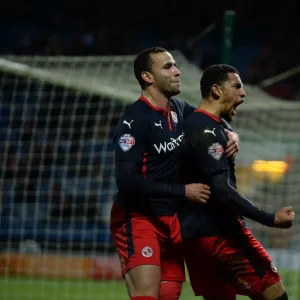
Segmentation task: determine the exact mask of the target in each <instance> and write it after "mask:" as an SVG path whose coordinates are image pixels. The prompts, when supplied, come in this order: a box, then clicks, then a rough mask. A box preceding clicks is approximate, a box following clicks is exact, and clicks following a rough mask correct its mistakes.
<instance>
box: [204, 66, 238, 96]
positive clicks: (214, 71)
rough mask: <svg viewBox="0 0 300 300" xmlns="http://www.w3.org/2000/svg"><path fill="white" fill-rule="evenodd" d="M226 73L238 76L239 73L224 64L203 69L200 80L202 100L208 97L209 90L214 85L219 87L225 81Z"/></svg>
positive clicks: (226, 78)
mask: <svg viewBox="0 0 300 300" xmlns="http://www.w3.org/2000/svg"><path fill="white" fill-rule="evenodd" d="M228 73H236V74H239V71H238V70H237V69H236V68H235V67H233V66H230V65H226V64H217V65H211V66H209V67H208V68H207V69H205V71H204V73H203V75H202V77H201V80H200V90H201V94H202V98H206V97H208V96H209V95H210V91H211V88H212V86H213V85H214V84H219V85H221V84H222V83H224V82H225V81H227V80H228Z"/></svg>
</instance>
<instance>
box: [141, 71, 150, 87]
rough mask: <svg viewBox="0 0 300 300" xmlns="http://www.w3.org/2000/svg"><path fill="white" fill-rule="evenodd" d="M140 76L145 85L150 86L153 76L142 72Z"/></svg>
mask: <svg viewBox="0 0 300 300" xmlns="http://www.w3.org/2000/svg"><path fill="white" fill-rule="evenodd" d="M141 76H142V78H143V80H144V81H145V82H146V83H148V84H151V83H152V82H153V76H152V74H151V73H149V72H146V71H144V72H142V74H141Z"/></svg>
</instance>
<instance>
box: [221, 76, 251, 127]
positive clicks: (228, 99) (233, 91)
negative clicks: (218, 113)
mask: <svg viewBox="0 0 300 300" xmlns="http://www.w3.org/2000/svg"><path fill="white" fill-rule="evenodd" d="M221 89H222V100H221V103H222V106H223V107H222V117H223V118H224V119H225V120H227V121H229V122H230V121H232V119H233V117H234V116H235V115H236V108H237V107H238V106H239V105H240V104H242V103H243V102H244V100H243V99H244V97H246V93H245V91H244V88H243V83H242V81H241V78H240V76H239V75H238V74H236V73H229V74H228V80H227V81H226V82H224V83H223V84H222V87H221Z"/></svg>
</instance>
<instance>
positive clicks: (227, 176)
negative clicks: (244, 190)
mask: <svg viewBox="0 0 300 300" xmlns="http://www.w3.org/2000/svg"><path fill="white" fill-rule="evenodd" d="M184 134H185V137H184V142H185V145H184V148H183V151H182V152H183V155H182V159H183V162H182V165H183V167H184V169H185V171H184V177H185V178H184V182H201V183H205V184H207V185H209V186H210V188H211V197H210V199H209V201H208V204H207V205H200V204H198V203H188V202H186V201H184V202H182V207H181V210H180V214H179V215H180V220H181V230H182V235H183V238H186V239H187V238H196V237H204V236H218V235H222V234H228V233H232V231H241V230H242V229H243V227H244V220H243V216H245V217H248V218H251V219H253V220H255V221H257V222H260V223H262V224H264V225H267V226H273V225H274V217H275V216H274V214H269V213H267V212H264V211H263V210H261V209H259V208H257V207H256V206H254V205H253V204H252V203H251V202H250V201H249V200H248V199H246V198H245V197H243V196H242V195H240V194H239V193H238V191H237V189H236V177H235V167H234V161H233V160H231V159H228V158H227V157H226V154H225V149H226V144H227V136H226V132H225V128H224V126H223V124H222V122H221V120H220V119H219V118H217V117H215V116H214V115H212V114H210V113H208V112H206V111H203V110H198V109H197V110H195V112H193V113H191V114H190V115H189V116H188V117H187V118H186V120H185V122H184Z"/></svg>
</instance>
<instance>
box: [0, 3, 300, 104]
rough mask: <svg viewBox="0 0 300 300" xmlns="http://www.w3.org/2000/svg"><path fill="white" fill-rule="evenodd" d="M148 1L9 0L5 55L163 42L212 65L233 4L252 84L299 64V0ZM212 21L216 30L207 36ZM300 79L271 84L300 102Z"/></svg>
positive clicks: (238, 43) (236, 53)
mask: <svg viewBox="0 0 300 300" xmlns="http://www.w3.org/2000/svg"><path fill="white" fill-rule="evenodd" d="M236 2H238V3H236ZM143 6H144V4H143V3H142V2H138V1H134V0H128V1H118V0H114V1H105V2H103V1H95V0H87V1H77V2H74V1H70V0H65V1H58V0H53V1H46V0H45V1H40V0H31V1H27V2H26V4H25V2H22V1H21V0H14V1H4V2H2V3H0V20H1V21H0V24H1V26H0V37H1V40H2V43H1V45H0V53H1V54H7V53H14V54H30V55H32V54H40V55H118V54H133V53H137V52H138V51H140V50H141V49H143V48H145V47H149V46H153V45H161V46H164V47H166V48H167V49H181V50H182V51H183V52H184V53H185V54H186V55H187V56H188V58H189V59H190V60H191V61H193V62H194V63H195V65H197V66H199V67H200V68H205V67H206V66H208V65H209V64H212V63H218V62H220V61H221V51H222V50H221V49H222V34H223V13H224V11H225V10H230V9H234V10H235V11H236V17H235V22H234V38H233V50H232V51H233V52H232V59H231V61H232V64H234V65H235V66H236V67H238V68H239V70H240V71H241V74H242V77H243V79H244V81H245V82H248V83H250V84H261V83H262V82H263V80H264V79H266V78H270V77H273V76H275V75H277V74H279V73H282V72H284V71H287V70H289V69H291V68H293V67H296V66H298V65H299V63H300V58H299V55H298V53H299V50H300V42H299V41H300V38H299V35H300V34H299V31H298V30H297V24H296V22H297V12H298V10H299V3H297V1H295V0H287V1H284V2H279V3H276V5H274V3H273V2H272V1H271V0H266V1H259V0H253V1H250V0H248V1H222V2H221V1H196V0H190V1H188V2H186V1H177V2H170V1H158V0H153V1H151V3H150V4H149V6H147V8H144V7H143ZM212 24H214V25H215V26H214V29H213V30H211V31H209V32H207V34H203V33H204V32H205V29H206V28H207V26H209V25H212ZM197 36H198V37H199V38H195V37H197ZM200 37H201V38H200ZM298 80H299V76H297V75H295V76H292V77H290V78H288V79H286V80H281V81H280V82H277V83H275V84H272V85H270V86H268V87H264V88H265V89H266V91H267V92H269V93H270V94H272V95H275V96H277V97H279V98H284V99H289V100H295V99H300V96H299V88H298Z"/></svg>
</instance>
